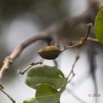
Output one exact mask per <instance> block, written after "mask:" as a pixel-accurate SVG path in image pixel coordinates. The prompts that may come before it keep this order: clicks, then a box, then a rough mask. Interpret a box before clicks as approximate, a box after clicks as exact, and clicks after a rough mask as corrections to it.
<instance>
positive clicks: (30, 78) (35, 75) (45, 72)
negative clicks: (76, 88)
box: [26, 66, 66, 89]
mask: <svg viewBox="0 0 103 103" xmlns="http://www.w3.org/2000/svg"><path fill="white" fill-rule="evenodd" d="M65 82H66V79H65V77H64V75H63V73H62V72H61V71H60V70H59V69H57V68H56V67H50V66H42V67H35V68H33V69H31V70H29V72H28V74H27V78H26V84H27V85H28V86H30V87H32V88H36V85H38V84H49V85H53V86H54V87H55V88H56V89H58V88H62V87H63V86H64V85H65Z"/></svg>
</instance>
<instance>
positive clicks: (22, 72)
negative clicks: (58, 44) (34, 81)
mask: <svg viewBox="0 0 103 103" xmlns="http://www.w3.org/2000/svg"><path fill="white" fill-rule="evenodd" d="M43 61H44V59H41V60H40V61H39V62H36V63H34V62H33V63H31V64H30V65H29V66H28V67H27V68H25V69H24V70H23V71H19V73H20V74H22V75H24V73H25V72H27V71H28V70H29V69H30V68H31V67H33V66H34V65H38V64H43Z"/></svg>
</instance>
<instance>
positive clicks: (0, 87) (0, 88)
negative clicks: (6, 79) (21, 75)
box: [0, 85, 16, 103]
mask: <svg viewBox="0 0 103 103" xmlns="http://www.w3.org/2000/svg"><path fill="white" fill-rule="evenodd" d="M3 88H4V87H3V86H2V85H0V91H1V92H3V93H4V94H5V95H6V96H7V97H8V98H9V99H10V100H11V101H12V103H16V102H15V100H14V99H13V98H12V97H11V96H10V95H9V94H7V93H6V92H5V91H4V90H3Z"/></svg>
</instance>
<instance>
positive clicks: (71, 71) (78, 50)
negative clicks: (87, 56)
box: [60, 48, 80, 93]
mask: <svg viewBox="0 0 103 103" xmlns="http://www.w3.org/2000/svg"><path fill="white" fill-rule="evenodd" d="M79 54H80V49H79V48H78V49H77V52H76V59H75V61H74V63H73V66H72V68H71V70H70V72H69V74H68V76H67V78H66V83H65V85H64V87H63V88H62V89H61V90H60V93H62V92H63V91H64V90H65V88H66V86H67V84H68V83H70V81H71V80H72V79H73V77H74V76H75V73H74V66H75V64H76V63H77V61H78V59H79ZM71 74H73V76H72V78H71V79H70V80H69V81H68V79H69V77H70V76H71Z"/></svg>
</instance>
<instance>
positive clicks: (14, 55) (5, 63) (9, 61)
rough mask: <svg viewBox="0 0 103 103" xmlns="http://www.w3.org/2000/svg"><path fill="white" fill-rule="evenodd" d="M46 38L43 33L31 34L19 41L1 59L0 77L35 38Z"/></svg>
mask: <svg viewBox="0 0 103 103" xmlns="http://www.w3.org/2000/svg"><path fill="white" fill-rule="evenodd" d="M45 39H48V36H47V35H46V34H44V33H41V34H38V35H36V36H35V35H34V36H31V37H29V38H27V39H26V40H24V41H23V42H21V43H20V44H19V45H18V46H17V47H16V48H15V49H14V50H13V52H12V53H11V54H10V55H9V56H7V57H6V58H5V59H4V61H3V66H2V67H1V69H0V79H1V78H2V76H3V74H4V72H5V71H6V70H7V69H8V68H9V67H10V66H11V64H12V63H13V61H14V60H15V59H16V58H17V57H19V55H20V54H21V53H22V51H23V50H24V49H25V48H26V47H27V46H29V45H30V44H31V43H33V42H36V41H37V40H45Z"/></svg>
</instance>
